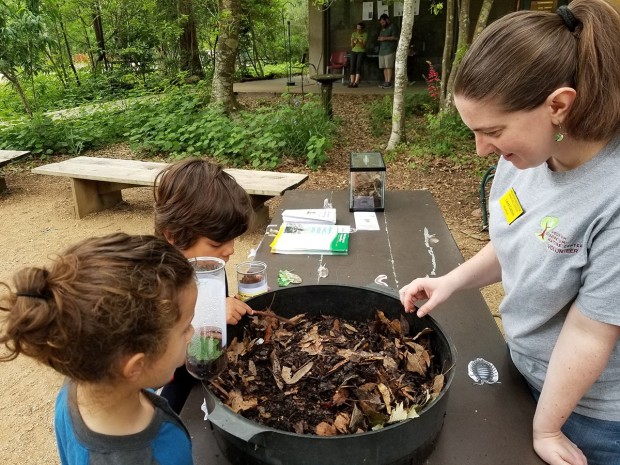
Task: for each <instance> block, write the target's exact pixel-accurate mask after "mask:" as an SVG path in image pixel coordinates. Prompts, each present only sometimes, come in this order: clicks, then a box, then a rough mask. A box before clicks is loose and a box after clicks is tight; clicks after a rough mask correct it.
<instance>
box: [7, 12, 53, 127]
mask: <svg viewBox="0 0 620 465" xmlns="http://www.w3.org/2000/svg"><path fill="white" fill-rule="evenodd" d="M28 6H30V7H31V8H34V7H37V8H38V5H36V3H34V4H33V3H32V2H30V3H29V5H28ZM35 11H36V8H35ZM46 42H47V36H46V34H45V29H44V23H43V19H42V17H41V16H40V15H39V14H36V13H35V12H33V11H31V10H30V9H29V8H23V7H22V6H21V5H20V4H17V5H13V6H11V5H9V4H8V3H5V2H0V73H2V74H3V75H4V77H6V78H7V79H8V81H9V82H10V83H11V85H12V86H13V87H14V88H15V91H16V92H17V93H18V95H19V98H20V99H21V101H22V104H23V106H24V110H25V111H26V113H27V114H29V115H32V107H31V105H30V102H29V101H28V98H27V97H26V94H25V92H24V88H23V86H22V82H21V80H22V75H25V76H26V77H27V78H31V79H32V77H33V76H34V73H35V72H36V71H37V70H38V69H39V66H40V65H41V57H42V56H43V53H44V51H45V45H46Z"/></svg>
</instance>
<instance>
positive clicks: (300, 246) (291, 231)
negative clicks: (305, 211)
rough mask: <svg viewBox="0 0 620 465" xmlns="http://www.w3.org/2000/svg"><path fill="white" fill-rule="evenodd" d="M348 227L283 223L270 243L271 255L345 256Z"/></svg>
mask: <svg viewBox="0 0 620 465" xmlns="http://www.w3.org/2000/svg"><path fill="white" fill-rule="evenodd" d="M350 232H351V227H350V226H348V225H333V224H312V223H287V222H283V223H282V225H281V226H280V229H279V230H278V233H277V234H276V237H275V238H274V240H273V241H272V242H271V244H270V247H271V253H281V254H307V255H347V254H348V253H349V233H350Z"/></svg>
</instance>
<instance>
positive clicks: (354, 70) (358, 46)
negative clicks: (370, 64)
mask: <svg viewBox="0 0 620 465" xmlns="http://www.w3.org/2000/svg"><path fill="white" fill-rule="evenodd" d="M366 42H368V33H367V32H366V26H365V25H364V23H363V22H361V21H360V22H359V23H357V27H356V30H355V31H353V34H351V80H350V82H349V87H357V86H358V85H359V83H360V75H361V74H362V66H363V65H364V58H366Z"/></svg>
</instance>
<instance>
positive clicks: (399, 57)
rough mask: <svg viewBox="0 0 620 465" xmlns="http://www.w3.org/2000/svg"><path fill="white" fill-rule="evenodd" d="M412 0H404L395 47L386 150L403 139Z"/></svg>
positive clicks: (393, 147)
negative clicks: (391, 104) (394, 67)
mask: <svg viewBox="0 0 620 465" xmlns="http://www.w3.org/2000/svg"><path fill="white" fill-rule="evenodd" d="M414 6H415V1H414V0H405V2H404V5H403V22H402V27H401V30H400V38H399V40H398V48H397V49H396V69H395V79H394V103H393V106H392V133H391V134H390V140H389V142H388V144H387V149H388V150H394V149H395V148H396V146H397V145H398V144H399V143H400V142H401V140H402V141H404V134H405V132H404V128H405V92H406V91H407V84H408V80H407V55H408V54H409V42H411V34H412V31H413V20H414Z"/></svg>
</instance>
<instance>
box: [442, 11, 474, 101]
mask: <svg viewBox="0 0 620 465" xmlns="http://www.w3.org/2000/svg"><path fill="white" fill-rule="evenodd" d="M469 3H470V0H461V8H460V10H459V35H458V43H457V45H456V54H455V55H454V61H453V62H452V66H451V69H450V76H449V77H448V84H447V86H446V98H445V100H444V105H443V107H441V111H442V112H445V113H454V112H455V111H456V108H455V107H454V80H455V79H456V73H457V72H458V70H459V66H460V64H461V60H462V59H463V56H464V55H465V52H467V48H468V43H469V42H468V39H469Z"/></svg>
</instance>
